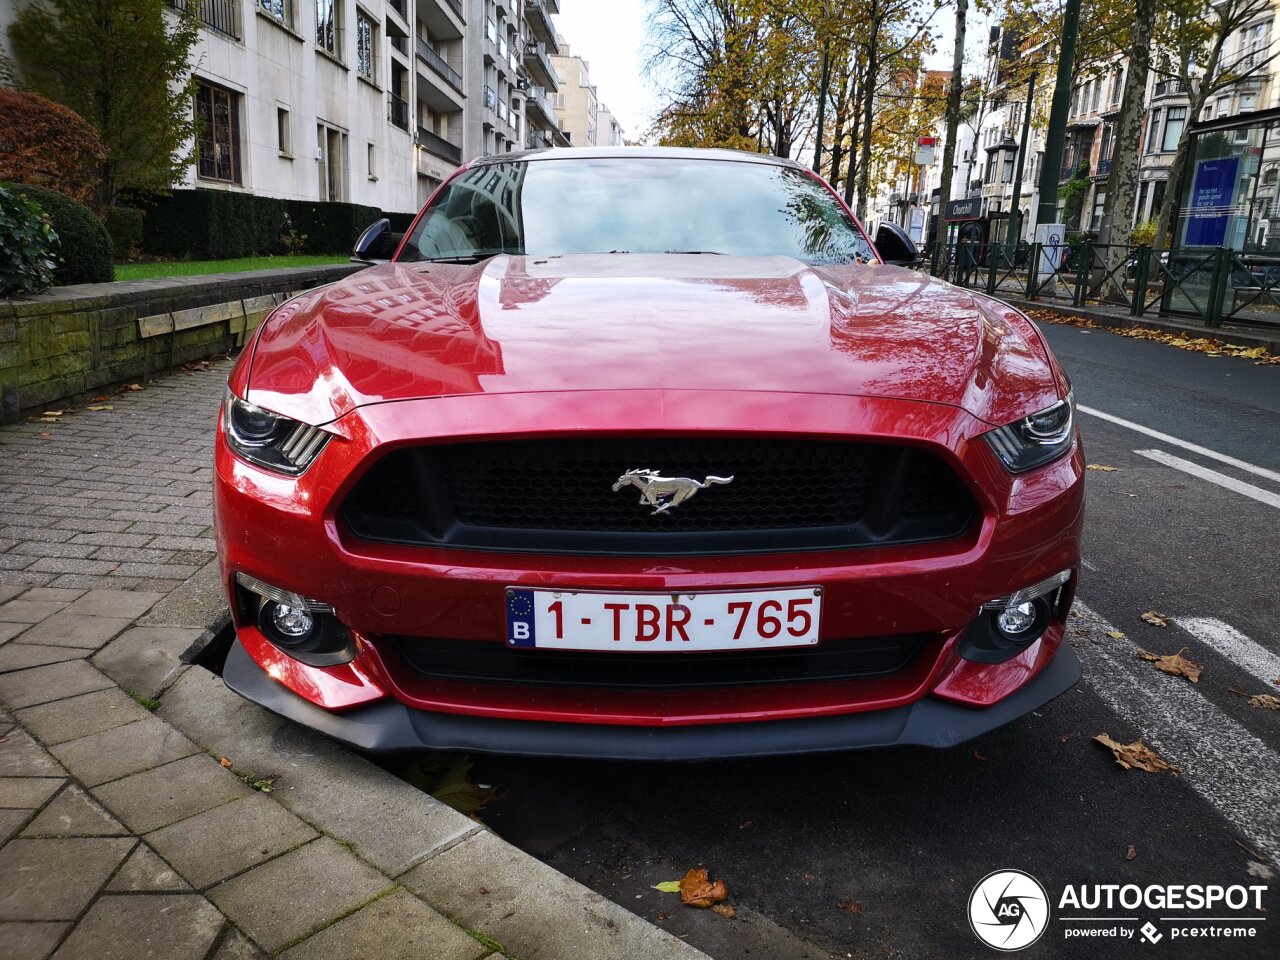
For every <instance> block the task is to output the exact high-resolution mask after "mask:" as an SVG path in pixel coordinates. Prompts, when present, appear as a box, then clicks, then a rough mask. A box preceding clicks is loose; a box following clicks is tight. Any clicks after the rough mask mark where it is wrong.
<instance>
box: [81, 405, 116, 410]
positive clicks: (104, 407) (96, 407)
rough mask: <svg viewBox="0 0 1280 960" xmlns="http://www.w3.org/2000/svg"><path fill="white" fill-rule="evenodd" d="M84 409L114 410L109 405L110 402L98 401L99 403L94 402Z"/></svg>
mask: <svg viewBox="0 0 1280 960" xmlns="http://www.w3.org/2000/svg"><path fill="white" fill-rule="evenodd" d="M85 409H86V410H114V409H115V407H113V406H111V404H109V403H99V404H94V405H91V406H88V407H85Z"/></svg>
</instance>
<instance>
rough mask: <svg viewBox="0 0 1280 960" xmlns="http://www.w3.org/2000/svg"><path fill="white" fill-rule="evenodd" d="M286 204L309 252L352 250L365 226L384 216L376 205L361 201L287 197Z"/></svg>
mask: <svg viewBox="0 0 1280 960" xmlns="http://www.w3.org/2000/svg"><path fill="white" fill-rule="evenodd" d="M285 204H286V206H287V208H288V210H289V218H290V219H291V220H292V221H293V225H294V229H296V230H297V231H298V233H302V234H306V236H307V250H308V251H309V252H310V253H349V252H350V251H351V248H352V247H354V246H355V243H356V240H358V239H359V238H360V234H361V233H362V232H363V231H364V228H365V227H367V226H368V225H369V224H371V223H373V222H374V221H375V220H381V219H382V211H381V210H379V209H378V208H377V207H366V206H362V205H361V204H358V203H320V202H317V201H311V200H286V201H285Z"/></svg>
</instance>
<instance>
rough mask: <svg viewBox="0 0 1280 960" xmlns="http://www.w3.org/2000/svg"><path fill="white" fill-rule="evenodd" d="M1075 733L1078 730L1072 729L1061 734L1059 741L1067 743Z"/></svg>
mask: <svg viewBox="0 0 1280 960" xmlns="http://www.w3.org/2000/svg"><path fill="white" fill-rule="evenodd" d="M1075 735H1076V732H1075V731H1074V730H1072V731H1070V732H1069V733H1064V734H1063V735H1062V736H1060V737H1059V738H1058V742H1059V743H1066V742H1067V741H1068V740H1070V739H1071V738H1072V737H1074V736H1075Z"/></svg>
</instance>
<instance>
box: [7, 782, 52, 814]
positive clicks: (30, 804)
mask: <svg viewBox="0 0 1280 960" xmlns="http://www.w3.org/2000/svg"><path fill="white" fill-rule="evenodd" d="M64 783H66V780H64V779H63V778H61V777H0V807H3V808H6V809H13V808H26V809H28V810H38V809H40V808H41V807H43V806H44V805H45V804H46V803H48V802H49V798H50V797H52V796H53V795H54V794H55V793H57V792H58V790H59V789H61V787H62V785H63V784H64Z"/></svg>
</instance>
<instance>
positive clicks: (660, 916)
mask: <svg viewBox="0 0 1280 960" xmlns="http://www.w3.org/2000/svg"><path fill="white" fill-rule="evenodd" d="M665 919H667V915H666V914H665V913H660V914H658V922H659V923H661V922H662V921H663V920H665Z"/></svg>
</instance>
